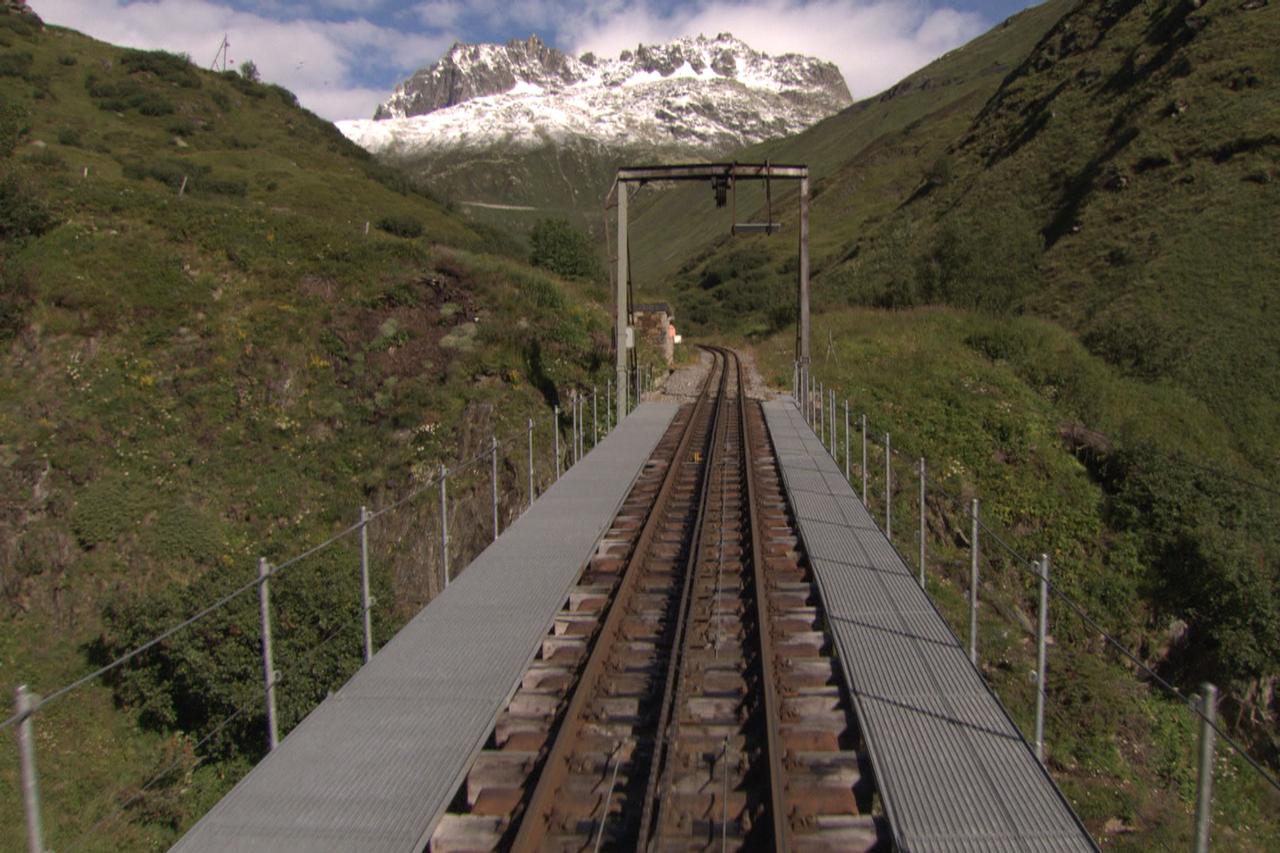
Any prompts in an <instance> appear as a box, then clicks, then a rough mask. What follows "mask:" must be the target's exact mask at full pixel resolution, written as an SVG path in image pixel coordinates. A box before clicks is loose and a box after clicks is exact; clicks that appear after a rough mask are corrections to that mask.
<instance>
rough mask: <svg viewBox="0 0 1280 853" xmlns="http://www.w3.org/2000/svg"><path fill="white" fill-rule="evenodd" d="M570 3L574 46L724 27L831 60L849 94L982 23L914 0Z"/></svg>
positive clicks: (771, 48)
mask: <svg viewBox="0 0 1280 853" xmlns="http://www.w3.org/2000/svg"><path fill="white" fill-rule="evenodd" d="M576 11H577V14H569V15H566V16H564V18H563V19H562V24H561V27H560V32H561V35H562V38H563V39H564V40H565V41H566V42H567V43H569V44H570V45H572V50H573V51H574V52H575V53H580V52H583V51H587V50H591V51H595V52H596V53H598V54H602V55H616V54H617V53H619V52H620V51H622V50H625V49H629V48H634V47H635V46H636V45H637V44H638V43H641V42H644V43H655V42H665V41H669V40H670V39H672V38H677V37H680V36H693V35H699V34H705V35H715V34H716V33H721V32H731V33H733V34H734V35H735V36H737V37H738V38H740V39H742V40H743V41H745V42H746V43H747V44H749V45H751V46H752V47H754V48H755V49H756V50H763V51H765V52H767V53H775V54H776V53H804V54H808V55H810V56H816V57H819V58H821V59H825V60H828V61H830V62H834V63H835V64H836V65H837V66H839V68H840V71H841V73H843V74H844V78H845V81H846V82H847V83H848V84H849V89H850V91H851V92H852V93H853V95H854V97H855V98H858V97H866V96H868V95H873V94H875V93H876V92H879V91H881V90H883V89H885V88H887V87H889V86H891V85H893V84H894V83H896V82H897V81H898V80H900V79H902V78H903V77H905V76H906V75H908V74H910V73H911V72H912V71H915V70H916V69H918V68H920V67H921V66H923V65H925V64H927V63H928V62H929V61H931V60H932V59H934V58H936V57H937V56H939V55H940V54H942V53H945V52H946V51H947V50H950V49H951V48H954V47H957V46H958V45H961V44H963V43H964V42H966V41H968V40H969V39H971V38H973V37H975V36H977V35H979V34H980V33H981V32H982V31H983V29H985V27H986V24H985V23H984V22H983V20H982V18H981V16H979V15H976V14H973V13H967V12H959V11H956V10H955V9H950V8H934V7H932V6H930V5H927V4H925V3H922V2H917V0H876V2H863V0H749V2H734V0H711V1H710V2H706V0H703V2H696V3H694V4H691V5H690V6H686V7H683V8H675V9H672V10H669V11H661V10H658V9H655V8H654V6H653V5H652V4H651V3H649V2H641V3H636V4H626V5H622V4H619V3H616V2H603V3H592V4H590V5H589V6H584V7H580V8H579V9H578V10H576Z"/></svg>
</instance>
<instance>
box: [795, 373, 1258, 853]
mask: <svg viewBox="0 0 1280 853" xmlns="http://www.w3.org/2000/svg"><path fill="white" fill-rule="evenodd" d="M803 375H804V374H802V373H801V371H800V370H799V365H796V367H795V370H794V371H793V374H792V376H793V379H792V397H793V399H794V401H795V404H796V406H797V408H799V409H800V410H801V411H802V413H803V415H804V417H805V420H806V422H807V423H808V424H809V425H810V427H811V428H812V429H813V431H814V433H815V434H816V435H817V437H818V439H819V440H820V441H821V442H822V444H823V446H824V447H825V448H826V450H827V452H828V453H829V454H830V455H831V457H832V459H833V460H834V461H835V462H836V464H837V465H841V464H843V471H844V476H845V478H846V480H847V481H848V482H849V483H850V485H851V486H853V488H854V490H855V492H858V493H859V494H860V495H861V497H862V501H863V503H864V504H865V506H866V507H867V509H868V511H869V512H871V514H872V516H873V517H875V518H876V519H877V521H878V522H879V523H881V525H882V529H883V531H884V533H885V536H886V537H887V538H888V539H889V541H890V543H891V544H892V545H893V547H894V549H895V550H896V551H897V552H898V554H899V556H900V557H901V558H902V560H903V562H904V563H906V564H907V565H913V564H914V565H915V566H916V567H917V569H918V572H919V575H918V580H919V583H920V585H921V587H922V588H924V589H925V590H926V591H927V592H928V593H929V595H930V597H931V599H932V600H933V601H934V605H935V606H936V607H937V608H938V610H939V612H941V613H942V614H943V615H944V617H946V619H947V621H948V623H949V624H950V625H951V628H952V631H953V633H954V634H955V635H956V638H957V641H959V639H960V637H961V636H964V637H965V645H966V647H967V651H968V654H969V658H970V660H971V662H972V663H973V664H974V666H975V667H977V668H978V669H979V671H980V672H981V673H982V674H983V677H984V680H986V681H987V683H988V684H989V685H990V686H992V688H993V689H994V690H995V691H996V695H997V696H999V697H1000V698H1001V701H1002V702H1003V703H1004V704H1005V705H1006V707H1008V708H1009V709H1010V710H1011V711H1012V712H1013V713H1012V717H1013V718H1014V719H1015V721H1016V722H1017V723H1018V725H1019V728H1020V729H1022V732H1023V735H1024V737H1027V739H1028V741H1029V742H1030V744H1031V745H1032V748H1033V749H1034V751H1035V754H1036V756H1037V758H1038V759H1039V760H1040V761H1041V763H1045V764H1046V767H1047V769H1049V770H1050V771H1051V773H1052V772H1053V771H1054V770H1055V769H1056V770H1059V771H1065V770H1068V769H1070V770H1072V771H1078V770H1080V769H1081V768H1080V767H1078V766H1072V767H1058V766H1056V764H1054V763H1052V762H1046V753H1047V752H1049V753H1050V754H1051V752H1052V751H1051V750H1049V749H1048V746H1047V744H1046V737H1045V716H1046V710H1048V711H1049V713H1052V712H1053V708H1051V707H1049V703H1050V700H1051V699H1052V698H1053V696H1054V694H1055V693H1057V694H1059V695H1060V696H1061V697H1062V698H1063V700H1064V705H1065V706H1067V707H1063V708H1062V709H1060V713H1061V714H1062V715H1063V718H1062V719H1060V720H1058V721H1057V722H1058V723H1059V724H1060V725H1058V726H1057V728H1059V729H1060V730H1069V729H1070V728H1071V725H1070V724H1071V722H1072V721H1071V720H1068V719H1066V717H1067V716H1068V715H1076V722H1078V721H1079V716H1080V715H1082V714H1091V713H1092V714H1096V715H1098V717H1099V718H1101V719H1107V718H1110V717H1111V716H1112V714H1113V713H1114V711H1115V709H1108V708H1097V707H1089V706H1088V705H1089V701H1090V699H1091V698H1092V697H1089V696H1087V695H1084V696H1082V695H1081V693H1080V691H1078V690H1073V689H1068V688H1073V687H1076V685H1065V684H1060V685H1057V686H1056V687H1057V689H1056V690H1055V685H1054V682H1053V678H1052V673H1053V671H1054V670H1055V669H1063V670H1068V671H1073V672H1077V671H1080V669H1081V667H1079V663H1080V657H1081V656H1084V655H1093V656H1095V657H1097V655H1098V654H1099V653H1107V652H1109V653H1110V654H1111V655H1113V656H1115V658H1116V659H1117V660H1118V661H1119V662H1121V663H1122V664H1123V665H1124V666H1125V667H1126V668H1127V669H1128V671H1129V672H1130V673H1131V674H1133V675H1135V676H1136V677H1137V678H1138V683H1139V684H1140V685H1147V686H1148V687H1147V689H1149V688H1150V687H1154V689H1155V690H1156V691H1158V692H1160V693H1163V694H1165V695H1166V696H1167V697H1169V698H1171V699H1173V700H1175V701H1176V702H1178V703H1180V704H1181V705H1183V706H1185V708H1186V709H1187V710H1188V711H1189V712H1190V715H1189V716H1188V717H1187V718H1185V719H1186V722H1187V723H1191V722H1195V723H1198V724H1199V738H1198V742H1197V743H1196V753H1195V759H1194V763H1195V765H1196V768H1197V769H1196V773H1195V783H1194V784H1195V788H1194V791H1195V793H1194V802H1195V809H1194V824H1193V825H1188V826H1187V827H1186V828H1185V831H1183V830H1182V829H1181V828H1176V829H1175V830H1174V832H1172V833H1168V834H1166V836H1165V838H1168V837H1169V836H1170V835H1177V836H1189V837H1191V838H1192V839H1193V845H1194V849H1195V850H1197V851H1205V850H1208V849H1209V839H1210V830H1211V827H1212V823H1213V816H1214V809H1213V797H1214V780H1215V774H1216V775H1217V777H1218V778H1220V779H1221V778H1223V777H1224V776H1226V777H1230V778H1231V779H1232V781H1235V780H1236V779H1238V778H1239V777H1240V776H1241V774H1242V773H1243V774H1245V775H1248V774H1252V776H1253V779H1254V781H1255V782H1256V784H1255V785H1253V786H1252V790H1254V791H1256V792H1257V794H1258V796H1259V799H1260V800H1261V801H1262V802H1263V803H1265V808H1258V809H1255V810H1254V812H1253V814H1254V816H1255V818H1261V817H1264V816H1267V817H1270V816H1273V815H1274V814H1276V813H1277V811H1278V810H1280V780H1277V777H1276V775H1275V774H1274V773H1273V772H1272V771H1271V770H1270V769H1269V768H1267V767H1266V766H1265V765H1263V764H1262V763H1261V762H1260V761H1259V760H1258V759H1257V758H1255V757H1254V756H1252V755H1250V754H1249V752H1248V751H1247V750H1246V749H1245V748H1244V747H1243V746H1242V745H1241V744H1240V742H1239V741H1238V740H1237V739H1236V738H1234V737H1232V736H1231V735H1230V734H1229V733H1228V732H1227V731H1225V730H1224V728H1223V726H1222V724H1221V723H1220V722H1219V720H1218V689H1217V687H1216V686H1215V685H1213V684H1211V683H1205V684H1203V685H1202V687H1201V692H1200V693H1199V695H1195V696H1188V695H1186V694H1185V693H1183V692H1182V691H1181V690H1179V689H1178V688H1177V687H1176V686H1174V685H1173V684H1171V683H1170V682H1169V681H1168V680H1167V679H1165V678H1163V677H1162V676H1161V675H1160V674H1159V673H1157V672H1156V671H1155V670H1153V669H1152V668H1151V667H1150V666H1149V665H1148V664H1147V663H1146V662H1145V661H1144V660H1143V658H1142V657H1141V656H1140V655H1138V654H1137V653H1136V652H1134V651H1133V650H1132V649H1131V648H1130V647H1129V646H1128V645H1126V644H1125V643H1123V642H1122V641H1121V640H1119V639H1118V638H1117V637H1115V636H1114V635H1113V634H1112V633H1111V632H1109V631H1108V630H1107V629H1106V628H1105V627H1104V626H1103V625H1102V624H1100V621H1099V620H1098V619H1097V618H1096V617H1095V616H1093V615H1092V614H1090V613H1089V611H1088V609H1087V608H1085V607H1084V606H1082V605H1081V604H1080V603H1079V602H1078V601H1077V600H1076V599H1075V598H1074V597H1073V596H1071V595H1070V594H1068V592H1066V591H1065V590H1064V589H1063V588H1062V586H1061V585H1060V584H1058V583H1055V581H1054V580H1053V575H1052V567H1051V559H1050V555H1049V554H1047V553H1041V554H1040V555H1039V556H1038V557H1035V556H1028V554H1027V551H1028V550H1029V549H1026V548H1023V547H1020V546H1018V545H1017V544H1016V543H1017V541H1018V537H1017V536H1014V535H1012V534H1010V533H1009V532H1008V531H1006V530H1004V529H1002V527H1001V526H1000V525H998V524H997V523H996V522H995V521H994V520H993V519H995V518H996V517H998V516H999V515H1001V514H1003V513H992V512H990V511H984V510H983V507H982V505H981V503H980V500H979V498H978V497H977V496H976V495H971V494H966V495H964V496H962V495H961V494H957V492H956V491H955V489H954V488H952V487H949V486H948V484H947V481H948V480H949V479H955V478H954V477H949V476H948V475H947V473H940V474H939V473H931V472H943V469H942V468H940V467H938V466H937V465H936V464H934V463H931V462H930V461H929V460H927V459H926V457H925V456H924V455H923V454H921V453H914V452H910V451H909V450H908V449H907V448H904V447H902V446H900V445H895V444H894V442H893V438H892V435H891V432H890V430H889V429H887V428H882V427H881V425H880V424H879V423H877V422H875V421H873V420H871V419H870V417H869V416H868V414H867V413H866V412H865V411H861V412H859V411H857V408H856V406H854V407H851V404H850V401H849V398H848V397H846V396H844V395H842V394H840V393H838V392H837V391H836V389H835V388H832V387H828V386H825V385H824V384H823V383H822V382H821V381H819V380H818V379H817V378H816V377H814V376H813V375H812V374H810V375H809V377H808V380H807V385H808V387H807V388H801V387H799V383H800V382H801V381H802V379H801V377H802V376H803ZM802 392H804V393H802ZM966 491H968V490H966ZM904 510H905V513H906V515H905V519H904V517H903V514H904ZM895 513H896V515H895ZM908 555H909V556H908ZM989 579H996V580H999V581H1002V582H1003V583H999V584H997V583H992V582H991V581H990V580H989ZM1019 581H1021V583H1020V582H1019ZM1027 599H1032V600H1033V601H1034V607H1035V618H1034V622H1032V620H1031V619H1030V618H1028V617H1027V616H1026V615H1025V608H1024V607H1023V604H1024V603H1025V602H1026V601H1027ZM1051 599H1052V600H1054V601H1056V602H1058V603H1059V604H1060V605H1061V607H1062V608H1064V609H1065V610H1066V611H1068V612H1069V613H1070V615H1071V616H1072V617H1074V619H1075V620H1076V623H1075V625H1074V626H1072V625H1066V624H1063V623H1062V622H1061V621H1059V623H1058V625H1057V627H1058V628H1059V629H1060V630H1062V631H1064V632H1073V631H1078V632H1079V633H1078V634H1076V635H1075V636H1074V637H1073V639H1075V640H1077V642H1073V643H1069V644H1062V643H1056V642H1054V641H1053V640H1052V635H1051V633H1050V601H1051ZM1055 607H1056V605H1055ZM1010 627H1012V629H1013V630H1012V631H1011V630H1010ZM1023 638H1026V640H1031V639H1032V638H1033V639H1034V658H1033V659H1031V660H1026V658H1029V657H1030V656H1031V655H1030V651H1029V650H1028V649H1027V648H1026V647H1027V646H1030V645H1031V643H1030V642H1027V641H1026V640H1024V639H1023ZM1051 651H1052V652H1053V658H1051V657H1050V652H1051ZM1069 658H1070V659H1069ZM1055 660H1056V661H1057V664H1058V665H1057V666H1055ZM1083 669H1085V670H1087V669H1088V667H1087V666H1085V667H1083ZM1020 675H1025V678H1022V677H1020ZM1001 676H1003V677H1001ZM1028 682H1030V683H1029V684H1028ZM1027 688H1030V692H1031V694H1032V695H1031V696H1030V701H1028V697H1027V695H1026V694H1027V692H1028V690H1027ZM1028 705H1030V706H1031V709H1030V713H1029V717H1030V719H1029V720H1028V719H1027V717H1028V714H1027V713H1025V712H1023V713H1020V711H1025V709H1026V706H1028ZM1082 705H1083V707H1082ZM1153 725H1154V724H1153ZM1114 734H1115V736H1116V738H1117V740H1119V741H1121V742H1123V741H1125V740H1126V738H1128V737H1130V736H1131V735H1132V733H1123V734H1122V733H1120V732H1116V733H1114ZM1217 740H1221V741H1222V742H1223V743H1225V744H1226V745H1227V746H1228V747H1229V750H1230V752H1229V753H1228V755H1227V756H1217V755H1216V752H1215V745H1216V741H1217ZM1120 746H1121V747H1122V748H1124V749H1127V750H1128V754H1129V756H1136V755H1137V754H1138V753H1140V752H1141V751H1142V749H1143V746H1142V745H1140V744H1137V743H1134V742H1132V741H1130V742H1128V743H1121V744H1120ZM1159 760H1160V761H1161V762H1162V763H1164V764H1166V765H1167V766H1170V767H1172V765H1174V764H1177V763H1178V762H1179V757H1168V756H1165V757H1163V758H1161V759H1159ZM1074 763H1075V762H1074V761H1073V762H1072V764H1074ZM1054 775H1055V776H1056V775H1059V774H1056V773H1055V774H1054ZM1169 775H1170V776H1172V777H1175V778H1174V780H1173V784H1177V782H1178V781H1179V780H1177V779H1176V776H1177V774H1176V772H1173V771H1171V772H1170V773H1169ZM1268 813H1269V814H1268ZM1187 817H1190V816H1189V815H1188V816H1187ZM1113 828H1114V830H1115V832H1116V834H1117V835H1122V834H1123V833H1126V832H1128V831H1130V829H1131V828H1130V827H1128V826H1127V825H1125V824H1124V821H1123V819H1120V820H1119V821H1118V823H1117V824H1115V825H1114V827H1113ZM1233 830H1234V831H1235V832H1237V833H1241V832H1242V831H1243V835H1244V837H1248V835H1249V827H1247V826H1245V827H1241V826H1235V827H1233ZM1236 837H1237V838H1239V837H1240V836H1239V835H1237V836H1236ZM1265 846H1266V843H1265V842H1264V843H1263V844H1262V845H1260V847H1259V849H1262V848H1264V847H1265Z"/></svg>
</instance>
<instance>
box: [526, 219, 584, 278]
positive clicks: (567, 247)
mask: <svg viewBox="0 0 1280 853" xmlns="http://www.w3.org/2000/svg"><path fill="white" fill-rule="evenodd" d="M529 239H530V243H531V244H532V251H531V252H530V257H529V262H530V263H531V264H533V265H534V266H535V267H542V268H543V269H548V270H551V271H552V272H554V273H556V274H558V275H562V276H565V277H567V278H596V277H598V276H599V275H600V259H599V258H598V257H597V256H596V250H595V246H594V245H593V244H592V242H591V238H590V237H588V236H587V235H586V234H583V233H582V232H581V231H578V230H577V229H575V228H574V227H573V226H572V225H570V224H569V223H568V221H567V220H564V219H543V220H541V221H539V222H538V224H537V225H535V226H533V232H532V233H531V234H530V235H529Z"/></svg>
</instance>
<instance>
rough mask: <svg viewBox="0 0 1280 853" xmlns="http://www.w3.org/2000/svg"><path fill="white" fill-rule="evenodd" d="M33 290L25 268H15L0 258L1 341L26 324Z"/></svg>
mask: <svg viewBox="0 0 1280 853" xmlns="http://www.w3.org/2000/svg"><path fill="white" fill-rule="evenodd" d="M33 291H34V288H33V287H32V283H31V278H30V276H29V275H28V273H27V271H26V270H25V269H17V268H14V267H12V266H10V265H8V264H5V263H4V262H3V259H0V341H5V340H8V339H9V338H11V337H13V336H14V335H15V334H17V333H18V331H19V330H20V329H21V328H22V327H23V326H24V325H26V318H27V311H28V310H29V309H30V308H31V304H32V301H33V300H32V293H33Z"/></svg>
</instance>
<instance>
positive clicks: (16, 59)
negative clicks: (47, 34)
mask: <svg viewBox="0 0 1280 853" xmlns="http://www.w3.org/2000/svg"><path fill="white" fill-rule="evenodd" d="M34 61H35V57H33V56H32V55H31V54H29V53H25V52H24V53H0V77H26V76H27V73H28V72H29V71H30V70H31V63H32V62H34Z"/></svg>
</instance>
